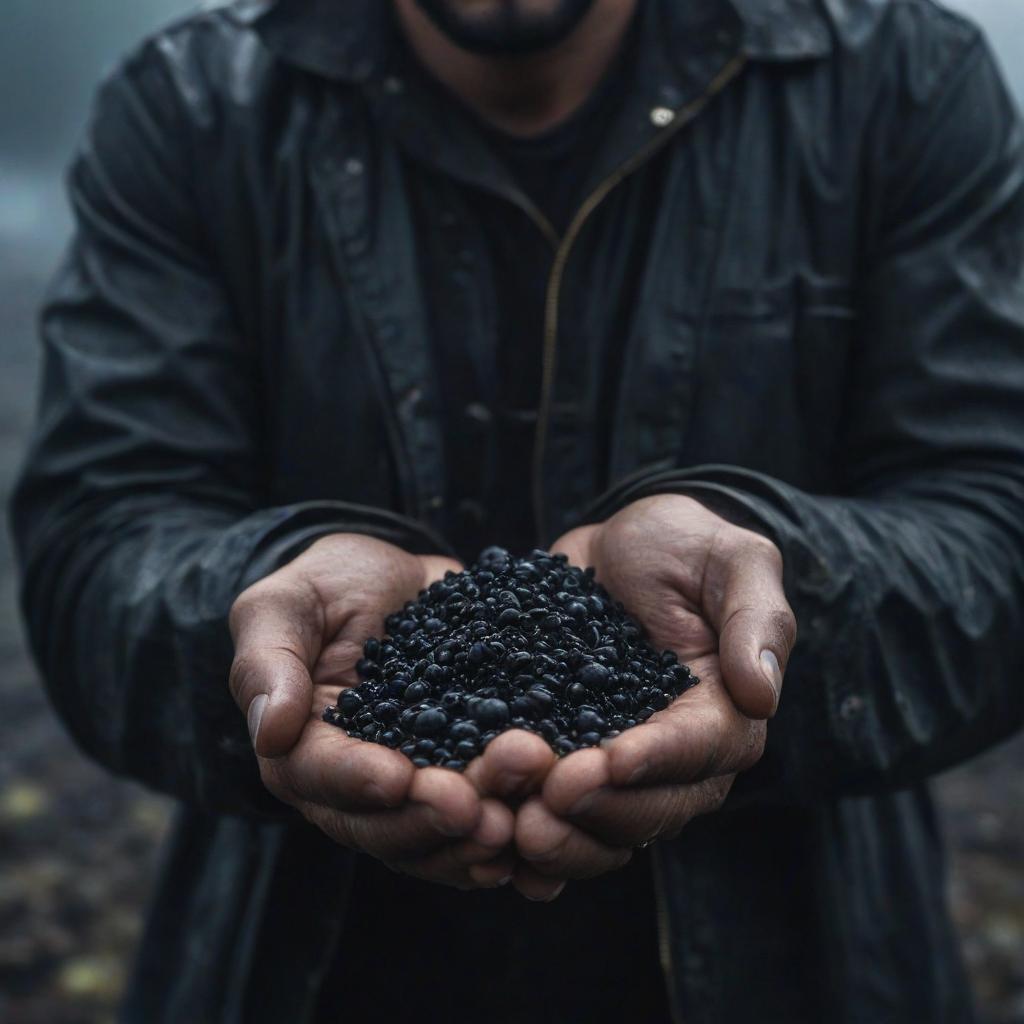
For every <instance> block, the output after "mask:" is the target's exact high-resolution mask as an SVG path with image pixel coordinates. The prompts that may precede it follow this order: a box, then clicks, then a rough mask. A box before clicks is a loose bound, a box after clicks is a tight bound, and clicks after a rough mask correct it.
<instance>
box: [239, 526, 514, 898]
mask: <svg viewBox="0 0 1024 1024" xmlns="http://www.w3.org/2000/svg"><path fill="white" fill-rule="evenodd" d="M460 568H461V566H459V565H458V563H456V562H453V561H451V560H450V559H446V558H440V557H420V556H416V555H410V554H409V553H407V552H405V551H403V550H401V549H400V548H397V547H395V546H394V545H391V544H387V543H385V542H383V541H380V540H376V539H374V538H371V537H363V536H359V535H356V534H335V535H332V536H329V537H325V538H323V539H322V540H319V541H317V542H316V543H315V544H313V545H312V546H311V547H310V548H309V549H308V550H307V551H305V552H304V553H303V554H302V555H300V556H299V557H298V558H296V559H295V560H294V561H292V562H290V563H289V564H288V565H286V566H285V567H284V568H282V569H279V570H278V571H277V572H275V573H273V574H272V575H270V576H268V577H266V578H265V579H263V580H260V582H258V583H256V584H254V585H253V586H251V587H250V588H249V589H248V590H246V591H245V592H244V593H243V594H241V595H240V596H239V597H238V599H237V600H236V601H235V603H234V606H233V607H232V609H231V617H230V625H231V634H232V637H233V638H234V641H235V660H234V664H233V665H232V668H231V676H230V686H231V692H232V694H233V695H234V698H235V700H236V702H237V703H238V706H239V708H241V710H242V712H243V713H244V714H245V715H246V716H247V718H248V722H249V732H250V734H251V736H252V739H253V746H254V748H255V750H256V754H257V757H258V758H259V764H260V774H261V777H262V779H263V782H264V784H265V785H266V787H267V788H268V789H269V790H270V792H271V793H273V794H274V795H275V796H276V797H277V798H278V799H279V800H282V801H284V802H285V803H287V804H290V805H291V806H293V807H295V808H296V809H297V810H298V811H300V812H301V813H302V815H303V816H304V817H305V818H306V819H307V820H308V821H310V822H312V823H313V824H314V825H316V826H317V827H318V828H320V829H321V830H322V831H323V832H325V833H326V834H327V835H328V836H329V837H330V838H331V839H333V840H334V841H335V842H337V843H340V844H341V845H343V846H346V847H349V848H351V849H356V850H361V851H363V852H365V853H367V854H369V855H371V856H373V857H376V858H377V859H378V860H381V861H383V862H384V863H386V864H388V865H389V866H391V867H393V868H395V869H396V870H398V871H402V872H403V873H406V874H411V875H415V876H417V877H419V878H425V879H428V880H430V881H434V882H441V883H445V884H448V885H453V886H457V887H459V888H478V887H488V886H494V885H497V884H499V883H500V882H502V881H504V880H505V879H507V878H508V877H510V876H511V875H512V873H513V870H514V858H513V857H512V854H511V852H510V844H511V840H512V834H513V830H514V818H513V815H512V812H511V811H510V810H509V809H508V807H506V806H505V804H504V803H503V802H502V801H500V800H497V799H494V798H490V797H485V798H483V799H481V797H480V795H479V793H478V792H477V790H476V789H475V788H474V787H473V785H471V783H470V782H469V781H468V780H467V779H466V778H464V777H462V776H460V775H457V774H455V773H454V772H450V771H446V770H444V769H441V768H423V769H417V768H414V767H413V764H412V762H411V761H410V760H409V759H408V758H407V757H405V756H404V755H403V754H400V753H399V752H398V751H396V750H389V749H388V748H387V747H383V746H379V745H378V744H375V743H365V742H363V741H362V740H358V739H352V738H351V737H349V736H347V735H346V734H345V732H344V731H343V730H341V729H339V728H338V727H337V726H333V725H329V724H327V723H326V722H324V721H323V720H322V719H321V714H322V712H323V709H324V707H326V706H327V705H328V704H334V703H335V702H336V700H337V696H338V691H339V690H340V689H341V687H342V686H344V685H350V684H352V683H354V682H356V677H355V671H354V666H355V663H356V661H357V660H358V659H359V658H360V656H361V654H362V646H363V643H364V641H365V640H366V639H367V637H370V636H380V635H381V633H382V632H383V625H384V618H385V617H386V616H387V615H388V614H389V613H390V612H392V611H394V610H395V609H396V608H399V607H401V605H402V604H404V602H406V601H408V600H411V599H413V598H415V597H416V595H417V593H418V592H419V591H420V590H421V589H422V588H423V587H425V586H427V585H428V584H429V583H430V582H432V581H433V580H435V579H439V578H440V577H442V576H443V575H444V573H445V572H446V571H447V570H449V569H452V570H454V571H456V572H457V571H459V569H460Z"/></svg>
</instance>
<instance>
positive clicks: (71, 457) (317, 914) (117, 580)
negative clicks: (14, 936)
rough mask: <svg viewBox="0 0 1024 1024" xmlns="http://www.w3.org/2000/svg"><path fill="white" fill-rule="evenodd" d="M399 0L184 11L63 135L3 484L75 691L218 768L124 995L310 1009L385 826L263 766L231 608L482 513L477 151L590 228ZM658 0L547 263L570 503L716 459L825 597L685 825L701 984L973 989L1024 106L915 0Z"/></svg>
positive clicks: (1018, 352) (1000, 704)
mask: <svg viewBox="0 0 1024 1024" xmlns="http://www.w3.org/2000/svg"><path fill="white" fill-rule="evenodd" d="M386 9H387V5H385V4H381V3H377V2H376V0H350V2H348V3H337V2H336V0H277V2H273V0H238V2H236V3H232V4H226V5H223V6H220V7H217V8H214V9H211V10H206V11H204V12H203V13H200V14H198V15H195V16H194V17H191V18H189V19H187V20H185V21H184V22H181V23H179V24H177V25H175V26H172V27H171V28H169V29H167V30H165V31H163V32H161V33H160V34H158V35H157V36H155V37H154V38H153V39H152V40H150V41H148V42H147V43H146V44H145V45H143V46H142V47H141V48H140V49H139V50H138V51H137V52H136V53H135V54H134V55H132V56H131V57H130V58H129V59H128V60H127V61H126V62H125V63H124V64H123V66H122V67H121V68H120V69H119V70H118V71H117V72H116V73H115V74H113V75H112V76H111V77H110V79H109V80H108V81H107V82H106V84H105V85H104V86H103V88H102V90H101V92H100V96H99V99H98V101H97V105H96V108H95V113H94V116H93V119H92V121H91V124H90V126H89V128H88V131H87V133H86V136H85V139H84V141H83V143H82V146H81V150H80V152H79V154H78V156H77V158H76V160H75V163H74V165H73V168H72V170H71V173H70V177H69V185H70V191H71V197H72V201H73V204H74V209H75V214H76V218H77V224H78V227H77V232H76V236H75V239H74V241H73V243H72V246H71V248H70V250H69V253H68V257H67V260H66V261H65V264H64V266H63V269H62V270H61V272H60V274H59V275H58V277H57V279H56V281H55V282H54V285H53V289H52V292H51V294H50V298H49V302H48V305H47V308H46V311H45V314H44V318H43V341H44V355H45V362H44V370H43V385H42V394H41V404H40V412H39V418H38V423H37V427H36V432H35V436H34V438H33V441H32V445H31V449H30V452H29V455H28V460H27V462H26V469H25V472H24V474H23V476H22V479H21V482H20V484H19V487H18V489H17V492H16V494H15V496H14V501H13V511H12V524H13V530H14V535H15V539H16V542H17V547H18V552H19V557H20V561H21V566H22V571H23V574H24V589H23V601H24V607H25V614H26V618H27V622H28V628H29V634H30V638H31V642H32V646H33V650H34V652H35V655H36V658H37V659H38V662H39V664H40V667H41V669H42V673H43V676H44V678H45V680H46V684H47V686H48V689H49V692H50V693H51V695H52V698H53V701H54V703H55V705H56V707H57V708H58V710H59V712H60V713H61V714H62V716H63V717H64V718H65V720H66V721H67V723H68V727H69V729H70V730H71V732H72V733H73V734H74V735H75V737H76V738H77V739H78V741H79V742H80V743H81V744H82V746H83V748H84V749H86V750H87V751H88V752H90V753H91V754H92V755H93V756H94V757H96V758H97V759H98V760H100V761H101V762H102V763H104V764H106V765H108V766H109V767H110V768H111V769H113V770H115V771H118V772H122V773H125V774H128V775H132V776H134V777H136V778H140V779H142V780H143V781H145V782H147V783H149V784H150V785H153V786H155V787H157V788H160V789H162V790H164V791H166V792H169V793H172V794H174V795H176V796H177V797H179V798H180V799H181V800H182V801H183V802H184V808H183V811H182V814H181V818H180V823H179V829H178V833H177V836H176V839H175V842H174V843H173V844H172V846H171V847H170V848H169V850H168V858H167V864H166V870H165V881H164V883H163V885H162V887H161V889H160V891H159V892H158V894H157V897H156V901H155V905H154V908H153V913H152V918H151V926H150V929H149V931H148V933H147V937H146V940H145V942H144V944H143V948H142V951H141V953H140V962H139V968H138V973H137V980H136V983H135V985H134V986H133V988H132V991H131V993H130V996H129V999H128V1003H127V1005H126V1009H125V1011H124V1020H126V1021H130V1022H135V1021H139V1022H145V1024H159V1022H161V1021H168V1022H176V1021H180V1020H193V1021H218V1022H220V1021H224V1022H235V1021H246V1022H255V1024H260V1022H271V1021H274V1022H277V1021H282V1020H287V1021H297V1022H301V1021H303V1020H308V1019H309V1018H310V1015H311V1014H312V1012H313V1008H314V1007H315V1004H316V1000H317V998H318V993H319V990H320V987H321V981H322V979H323V977H324V973H325V972H326V971H327V970H328V969H329V968H330V965H331V963H332V960H333V957H334V955H335V949H336V945H337V939H338V936H339V934H340V931H341V927H342V922H343V920H344V917H345V909H346V905H347V902H348V898H349V889H350V886H351V879H352V871H353V863H352V861H353V858H352V857H351V855H349V854H347V853H346V852H345V851H341V850H338V849H335V848H332V847H331V846H330V844H328V843H327V842H326V841H325V840H323V839H322V838H321V837H319V836H318V835H316V834H315V833H313V832H312V831H311V830H309V829H308V828H306V827H305V826H303V825H301V824H297V823H295V822H294V821H292V820H291V819H290V816H289V815H288V814H286V813H284V812H283V811H282V809H281V808H280V807H278V806H276V805H274V804H273V801H271V800H270V799H269V798H268V797H267V796H266V795H265V794H263V793H262V792H261V791H260V787H259V783H258V777H257V774H256V770H255V765H254V763H253V758H252V754H251V752H250V750H249V747H248V744H247V741H246V737H245V727H244V722H243V721H242V716H241V715H239V714H238V713H237V711H236V710H235V708H234V706H233V704H232V702H231V699H230V697H229V695H228V693H227V688H226V677H227V670H228V666H229V663H230V657H231V650H230V641H229V638H228V633H227V628H226V615H227V611H228V608H229V607H230V604H231V601H232V600H233V598H234V596H235V595H236V594H237V593H238V592H239V590H240V589H241V588H242V587H244V586H245V585H246V583H247V582H249V581H251V580H255V579H258V578H259V577H260V576H262V575H264V574H265V573H267V572H269V571H271V570H272V569H273V568H275V567H276V566H279V565H281V564H283V563H284V562H286V561H287V560H288V559H289V558H291V557H294V554H295V553H296V552H297V551H300V550H302V548H303V547H304V546H305V545H306V544H308V543H310V542H311V541H312V540H313V539H315V538H316V537H317V536H320V535H322V534H323V533H326V532H331V531H334V530H357V531H363V532H367V533H371V534H373V535H377V536H382V537H385V538H386V539H390V540H393V541H395V542H396V543H400V544H403V545H405V546H407V547H410V548H413V549H415V550H420V551H440V550H448V549H452V550H461V544H462V541H461V536H462V534H461V529H460V520H459V517H458V510H457V508H453V502H452V495H451V494H450V493H449V489H450V484H449V474H448V473H447V472H446V456H447V454H448V453H447V452H446V441H445V429H444V425H443V422H442V420H443V417H442V415H441V408H442V390H441V383H440V380H439V377H440V373H439V362H438V355H437V353H438V344H437V339H436V338H435V337H434V336H433V332H434V329H435V321H434V319H433V318H432V316H431V313H430V310H429V305H428V303H427V300H426V296H425V289H426V287H427V282H428V280H429V281H431V282H432V283H431V284H430V288H431V289H433V288H435V287H437V285H436V282H438V281H449V282H451V293H452V301H453V302H458V303H460V304H461V305H460V312H461V316H462V329H463V332H464V336H465V338H466V339H467V351H472V353H473V354H474V355H475V356H480V355H481V354H485V353H488V352H497V351H498V346H497V343H496V339H497V337H498V334H497V327H496V324H495V303H494V298H493V297H494V294H495V289H494V280H493V275H494V273H495V263H494V260H493V254H492V253H491V252H490V251H489V249H488V247H487V245H486V244H484V241H483V240H482V239H481V238H480V224H479V222H478V220H477V214H476V213H475V211H474V206H473V203H472V202H471V201H469V199H468V196H469V194H470V192H471V191H472V190H482V191H484V192H486V193H488V195H489V197H490V198H491V199H492V200H494V201H495V202H497V201H501V202H504V203H505V204H507V213H508V215H509V216H513V215H517V216H518V215H521V216H522V217H523V218H529V219H530V220H531V222H532V223H533V224H534V225H535V226H536V227H537V230H538V235H539V238H540V239H541V241H540V242H538V245H541V244H546V245H548V246H550V247H551V248H552V249H553V248H554V247H555V246H556V245H557V244H559V241H560V240H559V239H558V238H557V237H552V236H551V235H550V233H549V232H547V231H545V230H544V229H543V227H542V226H541V225H540V224H538V223H537V221H536V218H535V216H534V212H535V211H534V208H533V204H532V203H530V202H529V201H528V199H527V198H526V197H525V196H524V194H523V192H522V190H521V189H520V188H519V187H518V186H517V184H516V183H515V181H514V180H512V178H511V175H509V174H508V173H507V172H505V171H503V170H502V169H501V168H500V164H499V162H498V161H496V159H495V157H494V154H493V153H492V152H491V151H490V149H489V148H488V147H487V145H486V144H485V143H484V141H483V140H481V139H479V138H475V137H474V136H473V135H472V134H468V133H465V132H464V131H463V130H462V127H461V122H460V120H459V119H456V118H440V119H439V118H438V117H436V116H431V114H430V111H429V108H428V106H427V105H426V104H425V103H424V102H423V101H422V97H421V96H420V95H419V94H418V93H417V92H416V91H414V90H410V89H408V88H405V85H406V84H407V83H405V81H404V79H403V77H402V71H401V68H400V67H398V66H396V65H395V63H394V62H395V54H394V50H393V48H392V47H391V46H390V45H389V36H388V30H387V19H386V18H385V17H384V16H383V12H385V11H386ZM642 11H643V18H642V24H641V25H640V28H639V31H640V33H641V35H640V47H641V58H640V60H639V61H638V65H637V68H636V75H635V80H634V83H633V86H632V89H631V91H630V94H629V95H628V96H626V97H624V98H623V103H622V107H621V109H620V111H619V112H618V114H617V116H616V117H615V118H614V119H613V122H612V123H610V124H609V125H608V130H607V132H606V134H605V137H604V140H603V142H602V145H601V147H600V149H599V151H598V152H597V154H596V155H595V158H594V160H593V163H592V166H591V168H590V178H589V180H588V181H587V182H586V183H585V185H584V189H583V193H584V194H586V195H588V196H590V195H597V196H599V201H595V203H594V204H593V208H592V210H591V212H590V213H589V215H588V217H587V218H586V220H585V223H582V225H580V226H579V230H578V232H577V233H576V235H575V238H574V240H573V242H572V245H571V247H570V249H569V250H568V251H567V252H566V253H565V254H564V255H565V259H564V262H563V265H562V273H561V276H560V280H559V288H558V290H557V293H554V294H553V298H554V299H556V300H557V302H556V303H555V304H554V305H553V307H552V308H554V311H555V322H554V324H553V326H554V327H555V328H557V329H556V330H555V331H554V332H553V334H552V338H551V340H552V341H553V344H550V345H549V346H548V347H547V348H546V349H545V355H546V356H547V357H548V370H549V373H548V375H547V377H546V378H545V379H546V381H547V385H548V386H546V387H545V389H544V391H543V393H542V395H541V408H540V414H541V421H542V426H543V429H539V430H538V434H537V438H538V444H537V451H536V453H535V455H534V457H533V459H532V460H531V461H532V465H531V479H530V480H529V481H524V486H528V487H529V490H530V494H531V499H532V501H533V503H534V510H535V519H536V526H535V529H536V533H537V535H538V538H539V539H540V540H541V541H544V542H549V541H551V540H552V539H553V538H555V537H556V536H557V535H558V534H559V533H560V532H562V531H563V530H564V529H566V528H568V527H571V526H573V525H576V524H578V523H580V522H582V521H584V520H585V519H587V518H588V517H594V516H599V515H606V514H608V513H609V512H611V511H613V510H615V509H616V508H619V507H621V506H622V505H623V504H624V503H626V502H628V501H630V500H632V499H634V498H635V497H638V496H640V495H644V494H650V493H662V492H680V493H692V494H695V495H698V496H700V498H701V500H703V501H706V502H707V503H708V504H709V505H711V506H712V507H715V508H717V509H719V510H720V511H721V512H722V513H723V514H725V515H728V516H731V517H733V518H735V519H736V520H737V521H739V522H742V523H744V524H746V525H749V526H751V527H752V528H754V529H758V530H762V531H764V532H765V533H767V534H768V535H769V536H771V537H772V538H774V539H775V540H776V542H777V543H778V544H779V546H780V548H781V549H782V551H783V554H784V556H785V559H786V576H787V588H788V592H789V594H790V597H791V600H792V602H793V604H794V607H795V609H796V612H797V616H798V619H799V621H800V626H801V638H800V642H799V646H798V648H797V651H796V654H795V657H794V660H793V662H792V666H791V669H790V672H789V675H788V678H787V685H786V692H785V694H784V696H783V700H782V705H781V708H780V711H779V715H778V717H777V719H776V720H775V721H774V722H773V723H772V726H771V728H770V730H769V743H768V750H767V753H766V756H765V758H764V761H763V762H762V764H761V765H759V766H758V767H757V768H756V769H754V770H753V771H751V772H750V773H748V774H747V775H746V776H744V777H743V778H742V779H741V780H740V782H739V784H738V786H737V791H736V793H735V795H734V797H733V798H732V799H731V800H730V804H729V805H728V806H727V809H726V810H725V811H723V812H722V813H720V814H718V815H715V816H713V817H709V818H706V819H703V820H700V821H698V822H695V823H694V824H693V825H692V826H690V827H688V828H687V829H686V830H685V831H684V833H683V834H682V835H681V836H680V838H679V839H678V840H675V841H673V842H670V843H662V844H657V845H656V846H655V847H654V848H652V849H653V852H654V856H653V858H652V861H653V864H654V869H655V880H656V884H657V901H658V906H659V907H660V908H661V910H662V912H663V918H664V922H665V925H666V929H667V931H666V934H665V936H664V938H665V939H666V940H667V944H666V949H665V952H666V956H665V968H666V978H667V980H668V984H669V988H670V990H671V995H672V999H673V1002H674V1007H675V1009H676V1011H677V1012H678V1015H679V1018H680V1019H681V1020H683V1021H685V1022H686V1024H728V1022H731V1021H736V1022H739V1021H746V1020H749V1019H757V1020H759V1021H762V1022H776V1021H777V1022H787V1024H792V1022H802V1021H807V1022H818V1021H821V1020H829V1021H836V1022H841V1024H861V1022H864V1024H878V1022H882V1024H886V1022H893V1024H896V1022H905V1021H908V1020H914V1021H921V1022H936V1024H938V1022H942V1024H946V1022H953V1024H959V1022H963V1021H969V1020H971V1017H972V1015H971V1009H970V1005H969V998H968V995H967V992H966V987H965V982H964V978H963V972H962V969H961V967H960V963H959V958H958V954H957V950H956V942H955V937H954V933H953V930H952V927H951V925H950V922H949V919H948V914H947V911H946V906H945V898H944V894H943V893H944V874H943V866H942V855H941V846H940V843H939V839H938V836H937V834H936V829H935V823H934V820H933V815H932V811H931V807H930V803H929V798H928V794H927V789H926V779H927V777H928V776H929V775H930V774H932V773H934V772H936V771H939V770H941V769H943V768H945V767H947V766H949V765H952V764H955V763H956V762H958V761H960V760H963V759H964V758H966V757H969V756H971V755H972V754H975V753H977V752H979V751H981V750H983V749H985V748H986V747H988V746H991V745H992V744H994V743H997V742H998V741H999V740H1001V739H1002V738H1004V737H1006V736H1008V735H1010V734H1011V733H1012V732H1013V731H1015V730H1016V729H1018V728H1019V727H1020V725H1021V722H1022V719H1024V687H1022V685H1021V679H1022V678H1024V647H1022V644H1021V636H1022V635H1024V286H1022V281H1024V245H1022V242H1021V239H1022V238H1024V137H1022V133H1021V128H1020V124H1019V120H1018V117H1017V114H1016V112H1015V110H1014V109H1013V107H1012V104H1011V102H1010V100H1009V99H1008V96H1007V93H1006V91H1005V89H1004V87H1003V84H1002V82H1001V81H1000V78H999V75H998V73H997V71H996V69H995V66H994V62H993V60H992V58H991V56H990V54H989V52H988V50H987V48H986V46H985V44H984V42H983V41H982V40H981V39H980V38H979V35H978V33H977V31H976V30H975V29H974V28H973V27H972V26H970V25H969V24H968V23H966V22H965V21H963V20H961V19H960V18H958V17H956V16H954V15H951V14H949V13H946V12H944V11H942V10H941V9H940V8H938V7H936V6H934V5H933V4H931V3H930V2H927V0H891V2H886V0H878V2H867V0H827V2H822V3H818V2H817V0H777V2H774V3H771V4H765V3H761V2H760V0H731V2H726V0H689V2H686V3H682V2H675V0H652V2H651V3H645V4H644V5H643V6H642ZM656 108H666V109H667V110H669V111H671V112H674V116H673V117H670V118H669V119H668V121H667V123H666V118H665V117H664V116H663V115H660V116H658V117H652V111H653V110H655V109H656ZM417 196H420V197H422V196H427V197H429V201H430V204H431V206H432V208H433V209H434V210H435V211H436V215H437V217H438V218H440V219H442V220H443V222H444V224H445V225H446V230H447V231H449V232H450V235H449V237H450V238H451V239H452V241H451V242H450V243H445V244H440V245H439V244H437V243H436V241H435V242H434V243H432V244H428V243H427V242H426V241H425V240H424V238H423V237H422V236H423V233H424V232H423V230H422V227H420V226H419V225H418V223H417V218H416V216H415V212H414V211H415V209H416V208H417V204H419V203H421V202H422V199H421V198H417ZM431 235H433V233H432V232H431ZM428 260H430V261H433V262H434V263H437V261H441V262H440V264H439V265H437V266H433V267H431V268H430V274H428V271H427V268H426V263H427V261H428ZM430 275H433V276H432V277H431V276H430ZM445 275H447V276H445ZM548 297H549V298H550V297H552V292H551V291H550V290H549V293H548ZM548 326H552V325H551V324H549V325H548ZM609 366H614V367H615V368H616V369H615V372H614V373H613V374H611V375H609V374H608V372H607V369H608V367H609ZM608 424H610V427H609V428H608V429H607V430H605V427H606V425H608ZM602 438H605V440H603V441H602V440H601V439H602ZM485 514H486V512H485ZM490 539H493V540H494V541H498V542H500V541H501V539H502V537H501V536H495V537H493V538H490ZM463 553H464V552H463Z"/></svg>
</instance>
